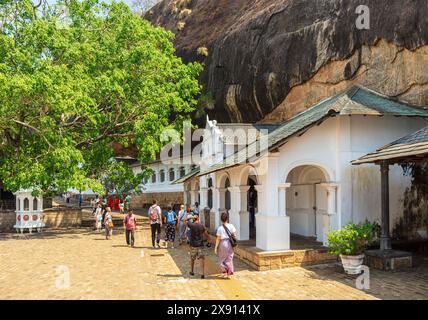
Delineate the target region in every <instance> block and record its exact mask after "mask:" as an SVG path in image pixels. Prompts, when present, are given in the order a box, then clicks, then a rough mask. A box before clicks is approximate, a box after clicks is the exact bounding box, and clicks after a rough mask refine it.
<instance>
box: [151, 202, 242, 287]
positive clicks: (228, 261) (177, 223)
mask: <svg viewBox="0 0 428 320" xmlns="http://www.w3.org/2000/svg"><path fill="white" fill-rule="evenodd" d="M148 215H149V220H150V225H151V234H152V246H153V248H159V247H160V245H159V242H160V238H161V227H162V224H165V242H166V247H167V248H168V247H171V249H174V242H175V234H176V230H178V232H179V244H180V245H181V244H182V243H184V242H185V241H186V242H187V244H189V246H190V275H192V276H193V275H194V265H195V261H196V260H199V263H200V271H201V278H202V279H203V278H204V277H205V275H204V269H205V266H204V262H205V256H204V252H203V250H202V249H203V248H204V246H205V244H204V241H205V240H206V241H207V247H210V246H211V238H210V236H209V234H208V230H207V229H206V228H205V226H204V225H203V224H202V223H200V217H199V215H200V211H199V204H198V203H197V202H196V203H195V206H194V207H193V209H192V208H187V209H185V206H184V205H181V206H180V211H179V212H178V214H177V213H176V212H174V211H173V209H172V207H170V206H169V207H168V208H167V211H166V212H165V214H163V215H162V210H161V208H160V207H159V205H158V204H157V201H156V200H153V203H152V206H151V207H150V208H149V212H148ZM221 222H222V224H221V225H220V226H219V227H218V228H217V230H216V243H215V248H214V252H215V254H216V255H217V256H218V259H219V264H220V267H221V270H222V276H224V277H227V278H230V277H231V276H232V275H233V273H234V268H233V256H234V246H236V228H235V227H234V226H233V225H232V224H230V223H229V215H228V214H227V213H226V212H223V213H222V214H221Z"/></svg>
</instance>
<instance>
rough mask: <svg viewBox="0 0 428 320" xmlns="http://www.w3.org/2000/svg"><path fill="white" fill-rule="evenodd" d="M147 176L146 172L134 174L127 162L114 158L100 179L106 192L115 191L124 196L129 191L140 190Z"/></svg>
mask: <svg viewBox="0 0 428 320" xmlns="http://www.w3.org/2000/svg"><path fill="white" fill-rule="evenodd" d="M145 176H147V175H144V173H139V174H134V173H133V171H132V169H131V168H130V167H129V166H128V165H127V164H126V163H125V162H120V161H116V160H113V159H112V160H111V161H110V163H109V165H108V167H107V169H106V170H105V171H104V172H103V175H102V177H101V179H100V180H101V182H102V186H103V188H104V192H105V193H106V194H109V193H110V192H115V193H116V195H118V196H121V197H123V196H124V195H126V194H128V193H135V192H137V193H138V192H140V189H139V186H140V184H141V182H142V180H143V178H144V177H145Z"/></svg>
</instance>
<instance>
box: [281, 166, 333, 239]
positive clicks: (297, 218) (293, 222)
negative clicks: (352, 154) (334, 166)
mask: <svg viewBox="0 0 428 320" xmlns="http://www.w3.org/2000/svg"><path fill="white" fill-rule="evenodd" d="M328 181H329V177H328V174H327V173H326V172H325V170H323V169H322V168H321V167H319V166H316V165H301V166H298V167H295V168H294V169H292V170H291V171H290V172H289V174H288V176H287V182H288V183H290V184H291V186H290V188H288V189H287V192H286V197H287V199H286V204H287V208H286V210H287V215H288V216H289V217H290V232H291V233H292V234H296V235H300V236H304V237H311V238H316V239H317V241H322V239H323V234H322V232H323V231H322V230H324V229H325V228H324V227H325V226H324V223H325V221H324V220H325V219H324V217H325V213H326V211H327V201H328V199H327V192H326V190H325V188H323V187H322V185H321V184H322V183H325V182H328Z"/></svg>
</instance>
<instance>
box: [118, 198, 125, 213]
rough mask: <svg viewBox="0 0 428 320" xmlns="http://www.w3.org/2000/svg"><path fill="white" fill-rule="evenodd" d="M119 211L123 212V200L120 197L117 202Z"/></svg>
mask: <svg viewBox="0 0 428 320" xmlns="http://www.w3.org/2000/svg"><path fill="white" fill-rule="evenodd" d="M119 212H120V213H125V205H124V204H123V200H122V199H121V200H120V202H119Z"/></svg>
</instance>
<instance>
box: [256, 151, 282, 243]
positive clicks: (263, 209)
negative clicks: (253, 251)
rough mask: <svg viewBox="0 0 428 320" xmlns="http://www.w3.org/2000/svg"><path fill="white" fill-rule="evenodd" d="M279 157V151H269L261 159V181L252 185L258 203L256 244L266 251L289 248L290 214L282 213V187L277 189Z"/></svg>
mask: <svg viewBox="0 0 428 320" xmlns="http://www.w3.org/2000/svg"><path fill="white" fill-rule="evenodd" d="M278 160H279V153H274V154H269V155H268V156H267V157H266V158H264V159H263V160H262V171H263V173H264V174H263V176H262V177H260V178H259V181H260V183H261V184H260V185H257V186H255V188H256V190H257V199H258V206H259V208H258V212H257V214H256V247H257V248H259V249H262V250H265V251H281V250H289V249H290V217H288V216H286V215H285V211H286V200H285V189H284V191H281V189H282V188H279V189H278V186H279V183H280V181H279V176H278ZM259 172H260V170H259ZM280 193H281V194H282V195H281V194H280Z"/></svg>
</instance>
